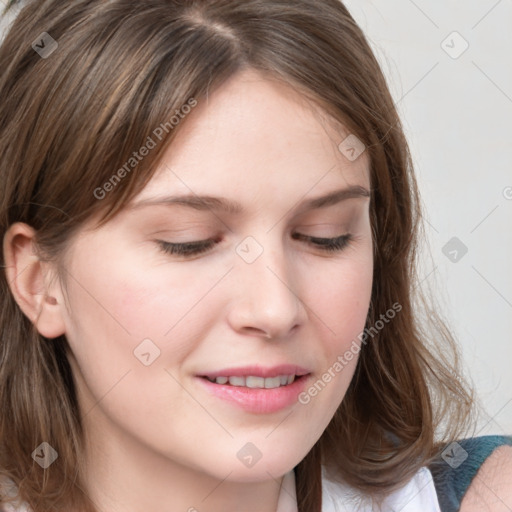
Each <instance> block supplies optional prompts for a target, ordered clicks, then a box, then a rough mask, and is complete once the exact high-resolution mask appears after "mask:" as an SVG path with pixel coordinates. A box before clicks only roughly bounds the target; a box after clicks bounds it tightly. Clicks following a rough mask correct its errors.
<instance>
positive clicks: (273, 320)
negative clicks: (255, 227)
mask: <svg viewBox="0 0 512 512" xmlns="http://www.w3.org/2000/svg"><path fill="white" fill-rule="evenodd" d="M277 233H278V230H273V231H270V233H268V232H267V233H263V234H258V235H254V236H248V237H246V238H245V239H243V240H242V241H241V242H240V243H239V244H238V246H237V248H236V252H237V254H238V257H239V258H240V261H238V263H237V269H236V273H235V274H236V275H235V279H236V282H237V286H238V288H239V290H238V291H239V293H238V294H237V295H238V297H239V298H240V300H239V302H238V305H236V306H235V307H236V308H237V311H238V316H237V322H238V323H240V322H244V323H245V325H244V327H251V328H258V329H262V330H265V331H266V332H267V333H268V334H272V335H273V336H278V335H284V334H286V331H287V330H289V329H291V328H292V327H293V326H294V325H295V324H296V323H297V322H298V321H299V316H298V315H299V311H300V300H299V297H298V295H297V292H296V288H297V283H298V280H299V278H300V276H298V275H296V274H295V273H294V272H293V267H292V266H291V261H290V257H289V255H288V254H287V251H286V247H285V246H284V245H283V243H282V239H281V238H280V237H279V236H278V235H277ZM240 326H241V325H240Z"/></svg>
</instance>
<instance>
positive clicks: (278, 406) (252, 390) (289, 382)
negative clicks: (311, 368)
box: [196, 373, 312, 415]
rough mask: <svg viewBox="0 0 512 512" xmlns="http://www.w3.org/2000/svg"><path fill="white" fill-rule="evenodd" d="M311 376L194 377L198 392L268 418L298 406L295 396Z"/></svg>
mask: <svg viewBox="0 0 512 512" xmlns="http://www.w3.org/2000/svg"><path fill="white" fill-rule="evenodd" d="M311 377H312V374H311V373H305V374H303V375H297V374H282V375H275V376H274V377H261V376H255V375H246V376H243V375H232V376H228V375H219V376H213V375H197V376H196V380H197V382H199V383H200V389H202V390H203V391H204V392H206V393H207V394H209V395H210V396H213V397H215V399H220V400H221V401H222V402H225V403H228V404H230V405H231V406H233V407H236V408H239V409H242V410H243V411H245V412H249V413H252V414H260V415H261V414H271V413H275V412H278V411H280V410H283V409H286V408H288V407H292V406H294V405H296V404H297V403H298V395H299V394H300V393H301V392H303V391H304V389H305V388H306V387H307V385H308V383H309V380H310V378H311Z"/></svg>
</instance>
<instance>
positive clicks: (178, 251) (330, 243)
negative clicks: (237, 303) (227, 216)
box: [156, 233, 354, 257]
mask: <svg viewBox="0 0 512 512" xmlns="http://www.w3.org/2000/svg"><path fill="white" fill-rule="evenodd" d="M293 237H294V238H295V239H299V240H304V241H305V242H306V243H307V244H308V245H310V246H313V247H315V248H317V249H319V250H321V251H324V252H340V251H342V250H343V249H345V247H347V246H348V245H349V244H350V243H351V242H352V240H353V238H354V237H353V235H352V234H350V233H347V234H346V235H341V236H338V237H336V238H318V237H313V236H306V235H301V234H300V233H295V234H294V235H293ZM156 242H157V243H158V245H159V246H160V248H161V249H162V250H163V251H164V252H165V253H167V254H173V255H178V256H185V257H187V256H197V255H198V254H202V253H205V252H208V251H209V250H211V249H212V248H213V247H214V246H215V245H216V244H218V243H220V241H219V240H212V239H210V240H199V241H195V242H187V243H171V242H166V241H164V240H156Z"/></svg>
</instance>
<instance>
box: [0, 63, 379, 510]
mask: <svg viewBox="0 0 512 512" xmlns="http://www.w3.org/2000/svg"><path fill="white" fill-rule="evenodd" d="M347 135H348V132H346V131H345V130H344V129H343V127H341V126H338V125H336V124H335V123H333V122H331V121H330V120H329V119H328V118H327V117H326V116H325V114H323V113H322V112H321V111H319V110H318V109H316V108H314V107H313V106H312V104H310V103H309V102H307V101H305V100H304V98H303V97H301V96H299V95H298V94H297V93H296V92H294V90H293V89H291V88H290V87H289V86H286V85H284V84H280V83H277V82H275V81H271V80H269V79H266V78H264V77H263V76H260V75H258V74H257V73H256V72H254V71H250V70H248V71H244V72H242V73H241V74H239V75H237V76H235V77H233V78H232V79H231V80H230V81H229V82H227V83H226V84H224V85H223V86H222V87H221V88H220V89H218V90H217V91H215V92H213V93H212V94H211V95H210V97H209V99H208V102H207V103H200V104H199V105H198V106H197V107H196V108H195V109H194V110H193V111H192V112H191V113H190V114H189V115H188V116H187V118H186V120H185V121H183V125H182V126H180V132H179V134H178V136H177V138H176V140H175V142H173V145H172V147H171V148H170V149H169V151H168V152H167V154H166V156H165V158H164V160H163V161H162V162H161V165H160V167H159V169H158V170H157V172H156V173H155V175H154V176H153V178H152V180H151V181H150V182H149V183H148V185H147V186H146V187H145V188H144V190H142V191H141V192H140V194H139V195H138V196H137V197H136V198H135V200H134V202H137V201H139V200H141V199H147V198H151V197H155V196H161V195H170V194H181V193H183V194H186V193H190V192H191V191H193V193H195V194H198V195H201V194H208V195H215V196H223V197H227V198H229V199H232V200H237V201H239V202H240V203H241V204H242V205H243V206H244V207H245V209H246V213H245V214H240V215H237V216H233V215H230V214H228V213H226V212H221V211H216V212H213V211H211V210H207V211H199V210H194V209H191V208H187V207H184V206H176V205H174V206H166V205H156V206H147V207H143V208H137V209H133V210H131V209H129V208H125V209H124V210H123V211H122V212H121V213H120V214H119V215H117V216H116V217H115V218H114V219H112V220H111V221H110V222H109V223H108V224H107V225H105V226H104V227H102V228H101V229H93V227H94V222H93V219H91V221H90V222H89V223H88V224H87V225H86V226H84V228H83V230H82V231H81V232H80V234H79V236H78V237H77V238H76V239H74V240H73V244H72V245H71V247H70V249H69V252H67V253H66V262H67V263H66V276H65V277H67V282H68V286H67V293H66V290H65V289H64V288H63V287H62V286H61V284H60V282H59V281H58V280H56V279H52V277H54V276H55V273H54V268H53V267H52V266H51V265H50V264H49V263H48V264H47V263H42V262H40V261H38V260H37V256H36V255H35V254H34V252H33V247H32V242H33V235H34V233H33V230H32V229H31V228H30V227H29V226H27V225H25V224H22V223H16V224H14V225H13V226H11V228H10V230H9V232H8V233H7V234H6V236H5V238H4V254H5V257H6V261H7V266H8V275H9V282H10V283H11V289H12V291H13V294H14V296H15V298H16V300H17V302H18V304H19V305H20V307H21V308H22V309H23V311H24V313H25V314H26V315H27V316H28V317H29V318H30V319H31V320H32V321H33V322H34V323H35V324H36V325H37V328H38V330H39V332H40V333H41V334H43V335H44V336H47V337H50V338H53V337H56V336H59V335H60V334H63V333H65V335H66V338H67V339H68V340H69V344H70V346H71V349H72V354H70V363H71V366H72V369H73V372H74V375H75V379H76V382H77V388H78V395H79V403H80V407H81V409H82V411H83V414H84V416H85V418H84V424H85V429H86V434H87V439H88V442H89V445H88V446H89V447H88V453H87V457H86V460H87V468H88V473H87V493H88V495H89V497H90V498H91V499H92V500H93V502H94V503H95V504H96V506H97V507H98V508H99V510H102V511H105V512H106V511H109V512H114V511H116V512H117V511H125V512H126V511H128V512H142V511H147V510H152V511H154V512H168V511H169V510H176V511H193V510H197V511H199V512H203V511H208V512H226V511H239V510H244V511H246V512H268V511H270V510H275V509H276V507H277V500H278V495H279V488H280V484H281V482H282V478H283V476H284V475H285V474H286V473H287V472H289V471H290V470H292V469H293V468H294V466H296V465H297V464H298V463H299V462H300V461H301V460H302V459H303V458H304V456H305V455H306V454H307V452H308V451H309V450H310V449H311V447H312V446H313V445H314V443H315V442H316V441H317V440H318V439H319V437H320V436H321V434H322V433H323V431H324V430H325V428H326V427H327V425H328V423H329V421H330V420H331V418H332V416H333V415H334V413H335V411H336V409H337V407H338V406H339V405H340V403H341V400H342V399H343V396H344V395H345V392H346V390H347V387H348V385H349V383H350V380H351V378H352V375H353V372H354V369H355V366H356V362H357V356H355V357H354V358H353V359H352V360H351V361H350V362H349V363H348V365H347V366H345V367H344V368H343V370H342V371H340V372H338V373H337V374H336V376H335V378H333V379H332V380H331V382H329V383H328V384H327V385H326V386H325V388H324V389H323V390H322V391H321V392H320V393H318V395H317V396H315V397H314V398H312V399H311V400H310V401H309V403H307V404H300V403H295V404H294V405H293V406H291V407H288V408H286V409H283V410H279V411H277V412H274V413H270V414H256V413H248V412H245V411H243V410H242V409H240V408H238V407H236V406H234V405H232V404H230V403H227V402H225V401H223V400H220V399H219V398H217V397H214V396H211V395H209V394H208V393H206V392H205V391H204V390H203V388H202V386H200V382H198V381H197V379H196V377H195V375H197V374H198V373H201V372H204V371H209V370H216V369H220V368H222V367H227V366H241V365H246V364H249V363H255V364H260V365H263V366H273V365H275V364H279V363H296V364H299V365H301V366H304V367H305V368H307V369H308V370H309V371H310V372H311V376H310V378H309V379H310V383H313V382H315V381H316V380H318V379H319V378H320V376H321V375H322V374H323V373H324V372H325V371H327V369H328V368H329V367H332V365H333V364H334V362H335V361H336V358H337V357H338V356H339V355H341V354H343V353H344V352H345V351H346V350H348V349H349V347H350V346H351V343H352V341H353V340H354V339H356V337H357V335H358V334H359V333H360V332H361V331H362V330H363V328H364V325H365V319H366V315H367V312H368V307H369V303H370V295H371V285H372V268H373V257H372V254H373V246H372V238H371V227H370V219H369V199H368V198H352V199H346V200H344V201H342V202H340V203H338V204H336V205H332V206H329V207H326V208H319V209H316V210H310V211H305V212H302V213H298V210H297V206H298V204H299V203H301V202H303V201H304V200H306V199H309V198H312V197H317V196H320V195H324V194H327V193H329V192H331V191H334V190H336V189H339V188H346V187H347V186H349V185H360V186H362V187H364V188H366V189H369V187H370V181H369V160H368V158H367V154H366V153H363V154H362V155H361V156H360V157H359V158H357V159H356V160H354V161H350V160H349V159H347V158H346V157H345V156H344V155H343V154H342V153H341V152H340V151H339V150H338V145H339V144H340V142H341V141H342V140H344V138H345V137H346V136H347ZM126 179H129V178H126ZM347 232H349V233H352V234H353V235H354V237H355V238H354V240H353V241H352V242H350V243H349V245H348V246H347V247H345V248H344V249H343V250H342V251H340V252H333V253H326V252H323V251H322V250H321V249H320V248H317V247H315V246H314V245H311V244H308V243H307V241H303V240H296V239H293V238H292V236H291V235H292V234H293V233H301V234H304V235H309V236H314V237H324V238H333V237H337V236H340V235H343V234H346V233H347ZM217 235H220V236H221V238H222V241H221V243H220V244H219V245H216V246H215V247H214V248H213V249H211V250H210V251H208V252H206V253H203V254H200V255H198V256H194V257H192V258H188V259H187V258H185V257H180V256H175V255H170V254H166V253H165V252H163V251H162V249H161V248H160V246H159V245H158V243H157V242H155V240H165V241H167V242H192V241H198V240H206V239H209V238H211V237H215V236H217ZM248 236H251V237H253V238H254V239H255V240H256V241H257V242H258V244H259V245H260V246H261V247H262V249H263V252H262V253H261V255H260V256H259V257H258V258H257V259H256V260H255V261H254V262H252V263H250V264H249V263H247V262H246V261H244V260H243V259H242V258H241V257H240V256H239V254H238V253H237V252H236V246H237V245H238V244H239V243H240V242H242V240H244V239H245V238H246V237H248ZM251 250H253V249H251ZM24 269H27V271H26V272H22V270H24ZM49 297H53V298H54V299H53V300H52V299H50V298H49ZM267 334H268V335H269V336H270V338H268V337H267V336H266V335H267ZM146 338H149V339H151V340H152V341H153V343H155V345H157V346H158V348H159V350H160V356H159V357H158V358H157V359H155V360H154V362H153V363H152V364H151V365H149V366H145V365H143V364H142V363H141V362H140V361H139V360H138V359H137V358H136V357H135V356H134V353H133V351H134V350H135V349H136V347H137V346H138V345H139V344H140V343H141V341H142V340H144V339H146ZM248 442H251V443H253V444H254V445H255V446H256V447H257V449H258V450H259V451H260V452H261V454H262V457H261V459H260V460H259V461H258V462H257V463H256V464H255V465H253V466H252V467H246V466H245V465H244V464H242V463H241V462H240V460H239V459H238V458H237V452H238V451H239V450H240V449H241V448H242V447H243V446H244V445H245V444H246V443H248ZM192 507H193V508H192Z"/></svg>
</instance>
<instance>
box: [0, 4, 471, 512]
mask: <svg viewBox="0 0 512 512" xmlns="http://www.w3.org/2000/svg"><path fill="white" fill-rule="evenodd" d="M43 32H46V33H48V34H49V35H50V36H51V37H52V38H53V39H54V40H55V41H57V43H58V47H57V48H56V49H55V51H54V52H53V53H52V54H51V55H48V56H47V57H46V58H42V57H41V56H40V55H39V54H38V52H36V51H35V50H34V49H33V48H32V46H31V45H32V43H33V42H34V41H36V40H38V38H39V37H40V35H41V33H43ZM244 68H252V69H255V70H257V71H259V72H261V73H263V74H265V75H267V76H269V77H272V78H273V79H277V80H280V81H283V82H285V83H287V84H289V85H290V86H291V87H293V88H295V89H296V90H297V91H299V92H300V93H301V94H303V95H304V97H306V98H308V99H309V100H311V101H312V102H314V103H315V104H317V105H318V106H320V107H321V108H322V109H323V110H324V111H325V112H326V113H327V114H328V115H329V116H331V117H332V118H333V119H335V120H337V121H339V122H341V123H342V124H343V125H344V126H345V127H346V128H347V129H348V131H349V132H350V133H352V134H355V135H356V136H357V137H358V138H359V139H360V140H361V141H362V142H363V143H364V144H365V146H366V151H367V152H368V155H369V157H370V162H371V168H370V173H371V174H370V180H371V198H370V215H371V225H372V235H373V243H374V274H373V289H372V296H371V304H370V309H369V311H368V318H367V322H366V327H367V328H371V327H372V326H374V325H375V323H376V322H377V321H378V319H379V315H381V314H383V313H384V312H386V311H387V310H388V309H389V308H390V307H391V305H392V304H394V303H396V302H398V303H399V304H400V305H401V308H402V309H401V311H400V313H399V314H397V315H396V317H395V318H394V319H393V320H392V321H390V322H389V323H388V324H387V325H386V326H385V328H383V329H381V330H380V331H379V332H378V333H377V334H376V335H375V336H372V339H371V341H370V342H368V343H366V344H364V345H363V346H362V349H361V352H360V354H359V360H358V363H357V367H356V371H355V374H354V377H353V379H352V381H351V383H350V386H349V389H348V391H347V393H346V395H345V397H344V399H343V401H342V403H341V405H340V406H339V408H338V410H337V411H336V413H335V415H334V417H333V418H332V421H331V422H330V423H329V425H328V427H327V428H326V430H325V431H324V433H323V434H322V436H321V438H320V439H319V440H318V442H317V443H316V444H315V445H314V446H313V447H312V448H311V450H310V452H309V453H308V454H307V456H306V457H305V458H304V459H303V460H302V461H301V462H300V463H299V464H298V465H297V466H296V468H295V473H296V482H297V501H298V509H299V511H300V512H320V510H321V464H323V465H325V466H326V467H327V468H329V471H330V473H331V474H332V475H334V476H336V477H337V478H342V479H344V480H345V481H347V482H348V483H350V484H352V485H354V486H355V487H357V488H359V489H361V490H362V491H364V492H367V493H371V494H372V495H373V494H374V495H376V496H377V495H379V496H380V495H383V494H385V493H389V492H391V491H392V490H395V489H396V488H398V487H399V486H400V485H403V484H404V483H405V482H406V481H407V480H408V479H409V478H411V477H412V476H413V475H414V473H416V472H417V471H418V469H419V468H420V467H422V466H425V465H427V464H428V463H429V462H430V461H431V460H432V458H433V457H434V456H435V455H436V454H437V451H438V450H439V447H440V446H442V445H443V444H444V443H446V442H448V441H449V440H452V439H455V438H457V436H458V435H460V434H461V433H462V432H463V431H464V430H463V429H464V428H466V426H467V424H468V418H469V417H470V404H471V403H472V396H471V393H469V392H468V391H467V389H469V388H468V387H467V386H466V384H465V381H464V380H463V378H462V376H461V373H460V370H459V360H458V356H457V348H456V345H455V342H454V339H453V337H452V335H451V334H450V332H449V330H448V329H447V328H446V327H445V325H444V323H443V322H442V321H441V319H440V318H439V317H438V315H437V314H436V312H435V311H429V310H428V309H426V308H428V306H427V305H426V304H423V303H422V300H421V299H420V300H416V299H415V297H416V296H415V295H414V294H413V291H414V287H415V286H417V285H418V280H417V270H416V252H417V248H418V239H419V238H418V237H419V229H420V219H421V217H420V197H419V194H418V190H417V185H416V181H415V178H414V174H413V168H412V162H411V156H410V153H409V149H408V146H407V142H406V139H405V137H404V133H403V129H402V126H401V123H400V120H399V117H398V114H397V110H396V107H395V105H394V102H393V100H392V97H391V95H390V93H389V90H388V87H387V84H386V80H385V78H384V76H383V74H382V71H381V69H380V67H379V64H378V62H377V60H376V58H375V56H374V55H373V53H372V50H371V49H370V46H369V44H368V42H367V40H366V38H365V36H364V35H363V33H362V31H361V29H360V28H359V27H358V25H357V24H356V23H355V21H354V19H353V18H352V16H351V15H350V13H349V12H348V10H347V9H346V8H345V6H344V5H343V4H342V3H341V2H340V1H338V0H294V1H288V0H188V1H185V0H146V1H144V2H139V1H135V0H110V1H105V0H73V1H69V2H64V1H62V0H34V1H31V2H29V3H28V5H27V6H26V7H25V8H23V9H22V10H21V12H20V13H19V15H18V16H17V18H16V20H15V21H14V23H13V25H12V28H11V29H10V31H9V32H8V34H7V36H6V38H5V40H4V42H3V44H2V46H1V48H0V69H3V70H4V71H3V72H2V75H1V77H0V97H1V98H3V99H2V102H0V154H1V155H2V158H1V160H0V182H1V183H2V192H1V203H0V235H1V236H2V237H3V235H4V234H5V232H6V230H7V229H8V227H9V226H10V225H11V224H12V223H14V222H25V223H27V224H29V225H30V226H32V227H33V228H34V229H35V230H36V233H37V244H38V249H39V251H40V254H41V258H44V260H45V261H51V262H54V263H55V264H56V265H57V267H58V268H59V269H60V275H59V278H60V279H62V281H63V282H65V277H66V273H65V267H64V263H63V258H64V255H65V254H66V249H67V248H68V247H69V246H70V244H71V242H72V240H73V235H74V234H76V233H77V232H78V231H79V230H80V227H81V226H82V225H83V224H84V222H85V221H86V220H88V219H90V218H91V217H92V216H93V215H99V216H100V220H101V222H100V223H99V224H98V226H100V225H103V223H105V222H107V221H108V220H109V219H111V218H112V217H113V216H114V215H115V214H116V213H117V212H119V211H120V210H121V209H122V208H123V207H124V206H125V205H126V204H127V203H128V202H129V201H130V200H131V199H132V198H133V197H134V196H135V195H136V194H137V193H138V192H140V191H141V190H142V189H143V187H144V186H145V185H146V184H147V182H148V181H149V180H150V179H151V177H152V175H153V173H154V172H155V169H156V167H157V164H158V162H159V160H160V159H161V158H162V156H163V154H164V152H165V151H166V149H167V148H168V147H169V144H171V143H172V141H173V139H174V136H175V134H176V133H177V132H178V131H179V130H180V128H181V126H182V125H183V124H184V123H185V122H186V120H184V121H183V122H182V123H180V124H178V125H177V126H175V127H174V128H173V129H172V130H169V133H168V135H167V136H166V137H165V141H164V143H162V144H159V145H158V146H157V147H156V148H155V149H154V150H153V151H151V152H150V153H149V155H148V156H147V157H146V158H144V160H143V161H141V162H139V163H138V164H137V166H136V168H134V169H133V170H132V171H131V172H130V175H129V176H128V177H125V178H124V179H122V180H120V181H119V182H116V184H115V187H114V190H112V191H111V192H110V193H109V194H107V195H106V196H105V197H104V198H102V199H97V198H96V197H95V195H94V191H95V190H96V189H97V188H98V187H101V186H102V185H103V184H105V183H106V182H108V181H109V179H111V177H112V175H113V174H114V172H115V171H116V170H118V169H120V168H122V166H123V165H124V164H125V163H126V162H127V161H128V160H129V158H130V157H131V156H132V153H133V152H134V151H135V150H137V149H138V148H140V147H141V146H142V145H143V144H144V143H145V141H146V140H147V138H148V137H149V136H151V134H152V133H153V131H154V130H155V128H156V127H158V126H160V125H161V124H162V123H165V122H168V121H169V119H170V118H171V117H172V116H173V115H174V114H175V111H176V110H179V109H180V108H181V107H182V106H183V105H185V104H186V103H187V102H188V101H189V100H190V98H195V99H196V100H197V101H198V102H201V101H203V99H204V98H205V97H206V96H207V95H208V94H210V93H211V91H212V90H214V89H215V88H217V87H220V86H221V85H222V84H223V83H224V82H225V81H226V80H227V79H228V78H230V77H232V76H233V75H234V74H235V73H237V72H239V71H241V70H242V69H244ZM340 142H341V140H340ZM0 264H1V265H2V266H5V261H4V259H3V255H2V260H1V261H0ZM0 286H1V299H0V300H1V304H0V329H1V332H2V338H1V342H0V383H1V386H0V404H1V408H2V409H1V410H2V414H1V415H0V476H4V477H9V478H10V479H11V480H12V481H13V482H14V483H15V484H16V486H17V488H18V489H19V495H20V497H21V498H22V499H23V500H24V501H25V502H26V503H28V504H29V505H30V506H31V507H32V508H33V510H34V511H35V512H39V511H45V510H68V511H69V510H71V509H72V510H80V511H84V512H93V511H94V510H95V509H94V507H93V505H92V503H91V502H90V500H88V499H87V495H86V492H85V490H84V489H83V478H82V477H83V467H82V459H83V455H82V454H83V453H84V438H83V431H82V424H81V419H80V411H79V407H78V403H77V397H76V393H75V387H74V380H73V375H72V372H71V369H70V366H69V364H68V360H67V353H68V351H69V350H70V349H69V345H68V342H67V340H66V338H65V336H60V337H58V338H55V339H46V338H44V337H43V336H41V335H40V334H39V333H38V331H37V329H36V328H35V326H34V325H33V324H32V323H31V322H30V321H29V319H28V318H27V317H26V316H25V315H24V314H23V313H22V311H21V310H20V308H19V306H18V305H17V303H16V301H15V300H14V297H13V295H12V293H11V290H10V288H9V283H8V282H7V280H6V276H5V273H2V276H1V278H0ZM418 296H420V295H418ZM420 297H421V296H420ZM422 304H423V306H424V311H427V312H428V313H427V314H426V315H425V317H426V318H428V321H429V323H428V324H426V326H422V323H420V321H419V316H418V315H419V314H418V313H417V311H419V309H418V308H419V306H420V305H422ZM447 418H448V421H447ZM441 420H444V423H443V424H441ZM43 441H46V442H48V443H49V444H50V445H51V446H52V447H54V448H55V450H56V451H57V452H58V454H59V457H58V459H57V460H56V461H55V462H54V463H53V464H52V465H51V466H50V467H48V468H47V469H45V470H42V469H41V468H40V467H39V466H38V465H37V464H35V462H34V461H33V460H32V458H31V456H30V454H31V453H32V452H33V450H34V448H35V447H36V446H38V445H40V443H41V442H43Z"/></svg>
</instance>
